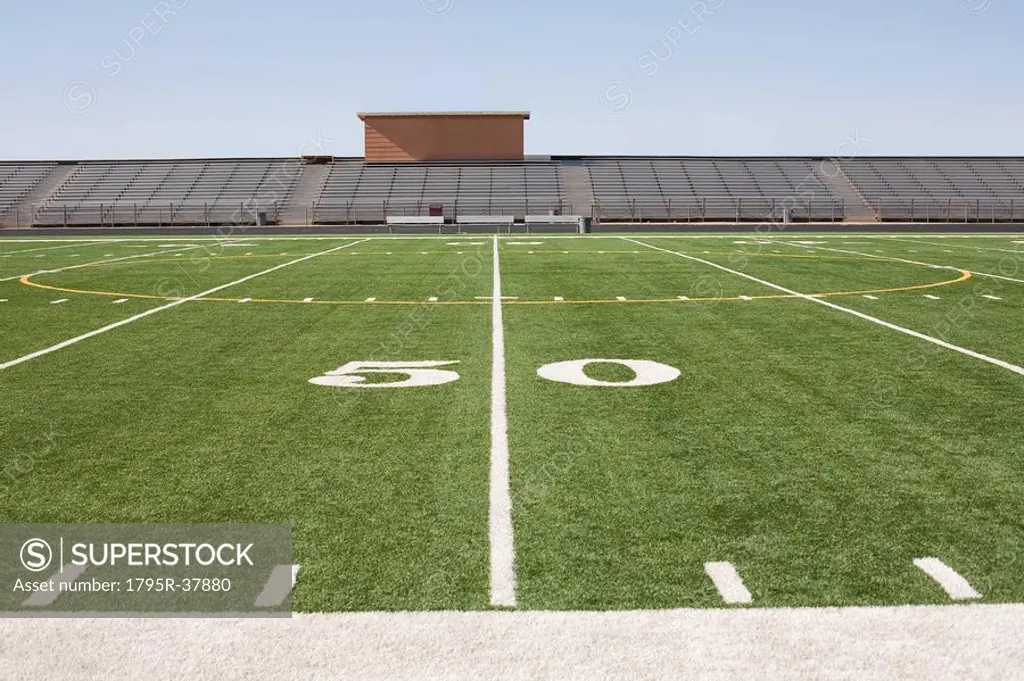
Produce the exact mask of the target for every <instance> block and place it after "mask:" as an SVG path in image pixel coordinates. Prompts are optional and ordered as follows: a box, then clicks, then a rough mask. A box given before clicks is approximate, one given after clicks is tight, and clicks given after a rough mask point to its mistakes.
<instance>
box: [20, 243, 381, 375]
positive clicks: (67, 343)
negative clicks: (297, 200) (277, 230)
mask: <svg viewBox="0 0 1024 681" xmlns="http://www.w3.org/2000/svg"><path fill="white" fill-rule="evenodd" d="M364 241H366V239H360V240H358V241H353V242H351V243H347V244H345V245H344V246H338V247H337V248H331V249H329V250H326V251H320V252H319V253H313V254H312V255H307V256H305V257H302V258H298V259H297V260H291V261H289V262H286V263H283V264H281V265H276V266H274V267H271V268H270V269H267V270H263V271H262V272H257V273H256V274H250V275H249V276H247V277H242V278H241V279H238V280H236V281H232V282H230V283H227V284H221V285H220V286H217V287H216V288H212V289H210V290H209V291H203V292H202V293H197V294H196V295H194V296H189V297H188V298H182V299H181V300H175V301H174V302H171V303H168V304H167V305H161V306H160V307H155V308H153V309H152V310H146V311H145V312H142V313H140V314H137V315H135V316H133V317H128V318H127V319H122V320H121V321H119V322H114V323H113V324H108V325H107V326H104V327H102V328H99V329H96V330H94V331H90V332H88V333H83V334H82V335H81V336H75V337H74V338H69V339H68V340H66V341H62V342H60V343H57V344H56V345H52V346H50V347H48V348H43V349H42V350H38V351H36V352H33V353H31V354H28V355H25V356H24V357H19V358H18V359H12V360H11V361H9V362H5V363H3V364H0V371H3V370H4V369H10V368H11V367H13V366H17V365H19V364H22V363H24V362H28V361H29V360H33V359H36V358H37V357H42V356H43V355H48V354H50V353H51V352H57V351H58V350H63V349H64V348H66V347H68V346H71V345H74V344H75V343H81V342H82V341H84V340H88V339H90V338H92V337H93V336H98V335H100V334H101V333H106V332H107V331H113V330H114V329H117V328H120V327H122V326H125V325H126V324H131V323H132V322H137V321H139V320H140V319H145V318H146V317H149V316H150V315H154V314H156V313H158V312H163V311H164V310H170V309H171V308H174V307H178V306H179V305H184V304H185V303H190V302H192V301H195V300H199V299H200V298H205V297H206V296H210V295H213V294H214V293H217V292H219V291H223V290H224V289H226V288H231V287H232V286H237V285H238V284H244V283H245V282H247V281H251V280H253V279H255V278H257V277H262V276H264V275H266V274H270V273H271V272H276V271H278V270H281V269H284V268H285V267H290V266H292V265H297V264H299V263H300V262H305V261H307V260H312V259H313V258H317V257H319V256H321V255H327V254H328V253H334V252H335V251H340V250H341V249H343V248H348V247H349V246H355V245H356V244H360V243H362V242H364Z"/></svg>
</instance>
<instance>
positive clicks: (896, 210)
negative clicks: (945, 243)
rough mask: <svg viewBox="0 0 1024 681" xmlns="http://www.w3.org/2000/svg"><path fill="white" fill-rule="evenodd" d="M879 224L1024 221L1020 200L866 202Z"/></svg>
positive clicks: (962, 199) (1022, 204)
mask: <svg viewBox="0 0 1024 681" xmlns="http://www.w3.org/2000/svg"><path fill="white" fill-rule="evenodd" d="M868 203H869V205H871V207H872V208H874V210H875V217H876V218H877V219H878V220H879V221H880V222H952V223H960V222H962V223H972V222H983V223H984V222H988V223H1000V222H1017V223H1020V222H1024V197H1021V198H1020V199H993V198H976V199H972V198H946V199H941V198H940V199H874V200H872V199H869V200H868Z"/></svg>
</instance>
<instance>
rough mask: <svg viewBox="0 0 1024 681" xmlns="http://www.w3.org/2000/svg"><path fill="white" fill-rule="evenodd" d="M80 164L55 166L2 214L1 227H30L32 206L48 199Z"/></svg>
mask: <svg viewBox="0 0 1024 681" xmlns="http://www.w3.org/2000/svg"><path fill="white" fill-rule="evenodd" d="M78 167H79V166H78V165H75V164H72V163H62V164H58V165H56V166H54V167H53V170H51V171H50V174H49V175H47V176H46V177H44V178H43V179H42V180H40V181H39V184H37V185H36V186H35V187H33V188H32V191H30V192H29V193H28V194H25V196H23V197H22V198H21V201H20V202H18V204H17V205H15V206H14V207H13V208H11V209H10V210H9V211H7V213H6V214H4V215H0V227H28V226H30V225H31V224H32V207H33V206H34V205H35V204H37V203H40V202H42V201H44V200H46V199H47V198H48V197H49V196H51V195H52V194H53V193H54V191H56V189H57V188H58V187H60V186H61V185H62V184H63V183H64V180H66V179H67V178H68V175H70V174H71V173H73V172H75V170H76V169H77V168H78Z"/></svg>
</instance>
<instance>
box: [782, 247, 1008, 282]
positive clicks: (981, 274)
mask: <svg viewBox="0 0 1024 681" xmlns="http://www.w3.org/2000/svg"><path fill="white" fill-rule="evenodd" d="M779 243H780V244H784V245H786V246H791V247H793V248H803V249H805V250H810V251H814V250H818V251H832V252H834V253H846V254H847V255H860V256H864V257H865V258H872V259H874V260H882V261H885V260H888V261H891V262H905V263H907V264H909V265H921V266H922V267H931V268H933V269H957V270H963V271H964V272H970V273H971V274H973V275H974V276H976V277H989V278H990V279H1001V280H1003V281H1012V282H1014V283H1015V284H1024V279H1014V278H1013V277H1007V276H1005V275H1003V274H992V273H991V272H979V271H978V270H969V269H967V268H966V267H951V266H949V265H936V264H935V263H930V262H922V261H920V260H909V259H907V258H901V257H900V256H898V255H885V254H879V253H863V252H861V251H851V250H850V249H847V248H829V247H826V246H803V245H801V244H797V243H791V242H788V241H779ZM932 245H936V244H932Z"/></svg>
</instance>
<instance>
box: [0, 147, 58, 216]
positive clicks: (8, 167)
mask: <svg viewBox="0 0 1024 681" xmlns="http://www.w3.org/2000/svg"><path fill="white" fill-rule="evenodd" d="M56 165H57V164H56V163H17V162H0V223H2V222H3V218H4V215H5V214H6V213H7V211H9V210H11V209H12V208H14V207H15V206H16V205H18V202H19V201H21V200H22V198H23V197H25V196H26V195H27V194H28V193H29V192H30V191H32V189H33V188H34V187H35V186H36V185H37V184H39V183H40V182H41V181H42V180H43V178H44V177H46V176H47V175H49V174H50V171H51V170H53V169H54V168H55V167H56Z"/></svg>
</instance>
